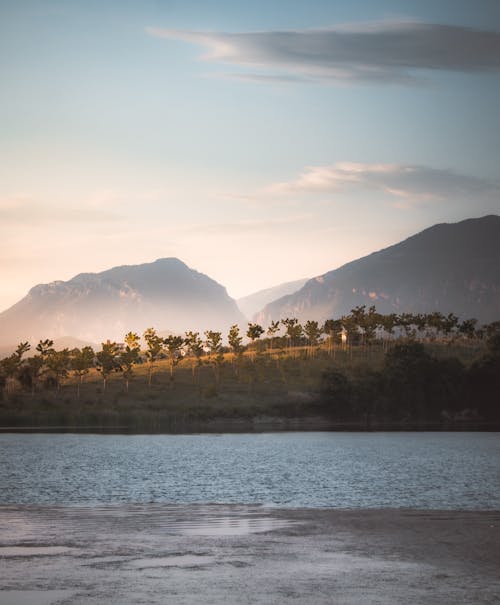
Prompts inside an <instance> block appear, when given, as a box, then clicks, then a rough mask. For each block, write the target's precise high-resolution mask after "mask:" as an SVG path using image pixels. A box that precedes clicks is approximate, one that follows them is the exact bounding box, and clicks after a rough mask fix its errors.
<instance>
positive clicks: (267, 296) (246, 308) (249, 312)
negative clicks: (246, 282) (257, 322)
mask: <svg viewBox="0 0 500 605" xmlns="http://www.w3.org/2000/svg"><path fill="white" fill-rule="evenodd" d="M306 281H307V279H305V278H304V279H297V280H295V281H289V282H286V283H284V284H279V285H278V286H274V287H273V288H266V289H265V290H259V291H258V292H254V293H253V294H249V295H248V296H244V297H243V298H238V300H237V301H236V302H237V304H238V308H239V309H240V311H241V312H242V313H243V315H245V317H247V318H248V319H252V318H253V316H254V315H255V314H256V313H257V312H258V311H260V310H261V309H262V308H263V307H265V306H266V305H267V304H269V303H270V302H273V301H274V300H277V299H278V298H281V297H283V296H287V295H288V294H293V293H294V292H297V290H300V288H302V286H303V285H304V284H305V283H306Z"/></svg>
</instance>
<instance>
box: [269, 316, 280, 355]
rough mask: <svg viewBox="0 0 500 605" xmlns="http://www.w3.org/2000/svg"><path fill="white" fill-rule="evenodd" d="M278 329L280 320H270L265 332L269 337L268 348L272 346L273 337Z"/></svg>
mask: <svg viewBox="0 0 500 605" xmlns="http://www.w3.org/2000/svg"><path fill="white" fill-rule="evenodd" d="M279 330H280V322H279V321H272V320H271V324H270V325H269V327H268V328H267V332H266V334H267V335H268V336H269V339H270V342H269V349H272V348H273V341H274V337H275V335H276V334H277V333H278V332H279Z"/></svg>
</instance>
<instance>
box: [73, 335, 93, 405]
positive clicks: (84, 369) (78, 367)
mask: <svg viewBox="0 0 500 605" xmlns="http://www.w3.org/2000/svg"><path fill="white" fill-rule="evenodd" d="M94 358H95V353H94V349H93V348H92V347H89V346H87V347H83V348H82V349H81V350H80V349H78V348H76V349H73V350H72V351H71V352H70V368H71V370H72V371H73V374H74V375H75V376H76V377H77V378H78V382H77V387H76V396H77V398H78V399H79V398H80V388H81V385H82V383H83V377H84V376H86V375H87V374H88V373H89V371H90V368H92V367H93V366H94Z"/></svg>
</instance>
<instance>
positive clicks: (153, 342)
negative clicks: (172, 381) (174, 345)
mask: <svg viewBox="0 0 500 605" xmlns="http://www.w3.org/2000/svg"><path fill="white" fill-rule="evenodd" d="M144 340H145V341H146V344H147V347H148V348H147V350H146V359H147V360H148V364H149V374H148V387H151V378H152V376H153V369H154V367H155V365H156V362H157V361H158V359H159V358H160V356H161V354H162V352H163V344H164V341H163V338H160V337H159V336H158V334H157V333H156V330H155V329H154V328H148V329H147V330H146V331H145V332H144Z"/></svg>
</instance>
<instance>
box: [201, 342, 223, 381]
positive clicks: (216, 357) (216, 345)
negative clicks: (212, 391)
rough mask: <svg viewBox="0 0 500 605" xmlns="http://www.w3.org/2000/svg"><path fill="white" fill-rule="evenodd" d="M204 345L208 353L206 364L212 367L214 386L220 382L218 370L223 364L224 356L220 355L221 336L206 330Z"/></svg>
mask: <svg viewBox="0 0 500 605" xmlns="http://www.w3.org/2000/svg"><path fill="white" fill-rule="evenodd" d="M205 338H206V340H205V345H206V346H207V348H208V351H209V357H208V363H210V364H211V365H212V368H213V370H214V375H215V383H216V385H218V384H219V382H220V370H221V368H222V365H223V363H224V355H223V353H222V334H221V333H220V332H214V331H213V330H206V332H205Z"/></svg>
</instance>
